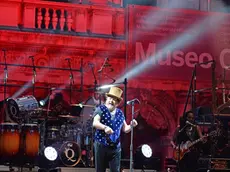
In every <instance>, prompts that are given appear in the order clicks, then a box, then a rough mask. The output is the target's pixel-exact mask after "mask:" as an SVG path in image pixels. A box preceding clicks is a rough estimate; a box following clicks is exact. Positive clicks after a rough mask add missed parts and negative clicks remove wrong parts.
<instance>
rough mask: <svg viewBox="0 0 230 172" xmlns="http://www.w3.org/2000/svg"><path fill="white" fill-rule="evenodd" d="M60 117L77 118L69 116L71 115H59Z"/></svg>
mask: <svg viewBox="0 0 230 172" xmlns="http://www.w3.org/2000/svg"><path fill="white" fill-rule="evenodd" d="M58 117H60V118H77V116H71V115H59V116H58Z"/></svg>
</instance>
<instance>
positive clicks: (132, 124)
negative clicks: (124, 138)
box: [130, 119, 138, 127]
mask: <svg viewBox="0 0 230 172" xmlns="http://www.w3.org/2000/svg"><path fill="white" fill-rule="evenodd" d="M130 125H131V126H133V127H136V126H137V125H138V123H137V121H136V120H135V119H133V120H132V121H131V122H130Z"/></svg>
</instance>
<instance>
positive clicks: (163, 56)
mask: <svg viewBox="0 0 230 172" xmlns="http://www.w3.org/2000/svg"><path fill="white" fill-rule="evenodd" d="M229 55H230V49H223V50H222V51H221V52H220V56H219V60H220V61H219V63H220V65H221V67H222V68H226V67H227V66H228V65H227V60H228V57H227V56H229ZM213 59H214V58H213V56H212V55H211V54H210V53H200V54H198V53H196V52H186V53H185V52H183V51H181V50H173V51H172V50H170V49H166V50H164V49H162V50H156V43H149V44H148V47H147V49H144V47H143V44H142V43H141V42H136V54H135V63H136V64H139V63H140V62H142V61H145V60H150V62H151V63H152V64H154V65H162V66H175V67H182V66H187V67H191V68H193V67H194V66H195V64H196V63H203V62H206V61H211V60H213ZM214 60H217V59H214ZM228 64H229V63H228ZM201 67H202V68H206V69H207V68H210V67H211V63H207V64H202V65H201Z"/></svg>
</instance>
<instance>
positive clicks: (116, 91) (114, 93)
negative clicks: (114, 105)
mask: <svg viewBox="0 0 230 172" xmlns="http://www.w3.org/2000/svg"><path fill="white" fill-rule="evenodd" d="M122 93H123V91H122V89H120V88H118V87H111V88H110V90H109V92H108V93H106V96H110V97H115V98H117V99H118V100H119V101H121V100H122V97H121V96H122Z"/></svg>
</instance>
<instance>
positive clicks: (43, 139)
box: [40, 88, 53, 151]
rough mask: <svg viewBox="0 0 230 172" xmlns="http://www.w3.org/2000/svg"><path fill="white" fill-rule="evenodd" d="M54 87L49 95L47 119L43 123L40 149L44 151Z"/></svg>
mask: <svg viewBox="0 0 230 172" xmlns="http://www.w3.org/2000/svg"><path fill="white" fill-rule="evenodd" d="M52 90H53V89H52V88H50V89H49V95H48V107H47V113H46V116H45V120H44V122H43V124H42V132H41V142H40V150H41V151H43V150H44V148H45V141H46V123H47V121H48V118H49V111H50V101H51V99H50V96H51V95H52Z"/></svg>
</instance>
